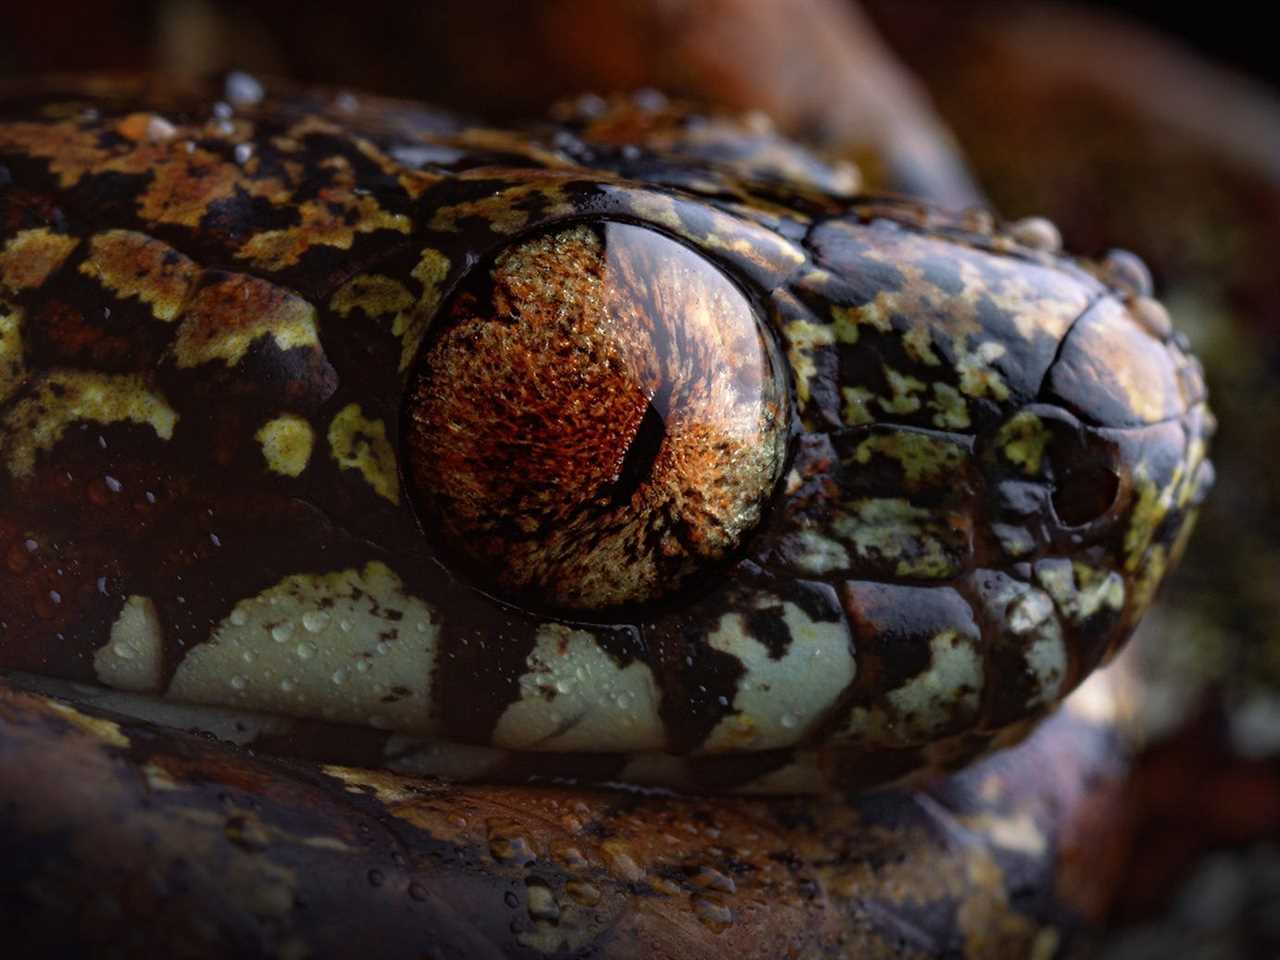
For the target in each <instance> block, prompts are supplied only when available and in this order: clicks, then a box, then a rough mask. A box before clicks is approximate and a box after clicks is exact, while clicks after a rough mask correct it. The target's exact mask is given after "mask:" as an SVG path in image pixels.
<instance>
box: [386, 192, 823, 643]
mask: <svg viewBox="0 0 1280 960" xmlns="http://www.w3.org/2000/svg"><path fill="white" fill-rule="evenodd" d="M611 224H618V225H622V226H627V227H632V228H636V229H639V230H644V231H646V232H648V233H650V234H654V235H656V236H658V237H660V238H662V239H663V240H665V241H667V242H669V243H674V244H676V245H678V247H679V248H680V249H682V250H684V251H686V252H688V253H689V254H690V255H692V256H693V257H695V258H697V261H698V262H699V263H700V264H701V265H703V266H705V267H706V268H708V269H710V270H712V271H714V272H715V274H717V275H718V276H719V277H720V278H721V279H723V280H724V281H725V282H726V284H727V285H728V286H729V287H730V288H731V289H732V291H733V292H734V294H736V295H737V296H739V297H741V299H742V301H743V302H744V303H745V304H746V307H747V310H748V312H749V314H750V317H751V320H752V322H753V323H754V325H755V329H756V332H757V335H758V340H759V343H760V344H761V347H762V351H761V353H762V356H763V357H765V358H766V359H767V361H768V366H769V368H770V370H771V371H772V379H773V383H774V399H775V401H776V403H777V406H778V414H779V415H778V417H777V424H776V427H775V431H776V440H775V443H776V445H777V446H778V447H780V453H779V458H778V467H777V471H776V476H775V478H774V480H773V483H772V484H771V485H770V487H769V488H768V489H767V490H766V491H764V492H763V493H762V494H761V496H760V498H759V516H758V519H757V520H756V522H755V523H754V524H753V525H752V526H751V527H750V528H749V529H747V531H746V532H745V533H744V534H743V535H742V537H741V539H740V541H739V542H738V543H737V544H736V545H735V546H734V547H733V548H732V549H731V550H729V551H728V552H727V554H726V556H724V557H722V558H720V559H718V560H711V559H702V558H699V561H698V566H697V569H696V571H695V572H694V573H693V574H692V575H689V576H686V577H685V578H684V582H683V583H681V584H680V585H679V586H677V587H675V588H673V589H668V590H666V591H664V592H663V593H661V594H660V595H658V596H657V597H653V598H649V599H645V600H642V601H634V602H626V603H619V604H614V605H611V606H608V607H601V608H596V609H585V608H573V607H566V606H559V605H556V604H553V603H544V602H540V601H539V599H538V598H537V597H535V596H533V595H531V593H530V592H529V591H525V592H524V593H519V592H517V591H514V590H511V589H507V588H504V589H502V590H499V589H495V588H493V587H492V586H490V585H488V584H486V582H485V578H484V577H483V576H480V575H477V574H476V573H475V572H474V567H475V565H476V564H475V562H474V561H470V562H469V561H468V560H467V558H466V555H465V553H463V552H462V551H458V550H455V549H453V548H451V547H450V546H449V545H448V543H447V539H448V537H449V534H448V533H444V534H443V536H442V535H441V534H442V531H441V529H440V524H439V522H438V521H437V520H436V519H435V517H434V516H433V511H432V510H431V509H430V508H429V507H427V506H426V505H425V504H424V501H426V500H427V499H428V497H427V496H425V495H423V494H420V493H419V492H418V487H419V485H418V483H417V482H416V480H415V477H414V474H413V463H414V456H413V452H412V449H411V439H410V438H411V435H412V434H413V426H412V421H413V411H412V407H413V403H412V400H413V394H414V392H415V385H416V384H417V383H418V382H419V379H420V374H419V371H421V370H422V368H423V365H424V362H425V360H426V358H427V356H428V355H429V353H430V351H431V349H432V347H433V345H434V344H435V343H436V342H437V341H438V340H439V339H440V338H441V337H442V336H443V335H444V334H445V333H446V332H447V331H448V330H449V328H450V326H451V325H450V324H448V323H447V322H442V318H443V315H444V314H445V312H446V311H447V310H448V309H449V307H450V305H451V304H452V303H453V302H454V301H455V298H456V297H457V296H458V294H459V292H460V291H462V290H464V289H465V288H466V286H467V284H468V282H469V281H474V278H475V276H476V273H477V271H483V270H487V269H489V268H491V267H492V266H493V264H494V263H495V261H496V260H497V259H498V258H499V257H500V256H501V255H502V254H503V253H504V252H506V251H508V250H512V249H514V248H516V247H518V246H521V245H523V244H527V243H529V242H530V241H533V240H536V239H538V238H541V237H546V236H553V235H556V234H560V233H563V232H566V231H569V230H572V229H573V228H575V227H577V226H583V225H585V226H588V227H592V228H598V229H601V228H607V227H608V226H609V225H611ZM747 273H748V271H743V270H739V269H736V268H735V265H734V264H733V263H732V262H731V261H730V260H729V259H728V258H725V257H721V256H717V255H716V251H715V250H714V249H707V248H706V247H705V246H704V245H701V244H697V243H695V242H693V240H692V239H691V237H690V236H687V235H683V234H681V233H678V232H675V231H674V230H672V229H671V228H670V227H668V226H665V225H663V224H661V223H656V222H654V221H652V220H649V219H646V218H645V217H643V216H636V215H634V214H632V213H629V212H628V211H626V210H625V208H623V209H621V210H618V211H614V210H610V211H608V212H604V213H574V214H571V215H567V216H560V217H553V218H550V219H546V220H538V221H537V222H535V223H532V224H530V225H528V226H526V227H525V228H524V229H521V230H519V231H515V232H513V233H512V234H511V235H510V236H504V237H501V238H499V242H495V243H492V244H489V245H486V246H485V247H484V248H483V249H482V250H480V251H478V252H477V253H476V254H475V255H474V256H473V257H469V258H468V263H467V265H466V267H465V269H463V270H461V271H459V272H458V273H457V274H456V275H455V276H453V277H451V278H450V281H449V283H448V285H447V286H445V287H443V288H442V289H441V291H440V298H439V301H438V303H437V306H436V308H435V310H434V311H433V313H432V314H431V316H430V317H429V318H428V319H427V321H426V323H427V329H426V333H425V335H424V336H423V338H422V342H421V343H420V344H419V345H418V347H417V349H416V351H415V353H414V355H413V360H412V362H411V363H410V364H409V365H408V367H407V368H406V372H405V374H404V383H403V386H402V389H401V394H400V395H401V402H400V409H399V411H398V413H397V422H398V427H399V429H398V431H397V441H396V446H397V462H398V464H399V473H400V481H401V484H402V488H403V489H404V490H405V491H406V492H407V494H408V495H407V496H406V497H405V501H406V505H407V508H408V512H409V514H410V516H411V517H412V518H413V521H414V524H415V526H416V527H417V531H418V534H419V536H420V537H421V539H422V543H423V546H424V553H425V554H426V559H427V561H428V562H430V563H432V564H433V565H435V566H436V567H438V568H439V570H440V571H441V572H442V573H443V575H444V576H445V577H446V579H447V580H448V581H450V582H453V583H455V584H456V585H457V586H459V587H460V588H462V589H466V590H468V591H470V592H472V593H473V594H476V595H478V596H480V597H482V598H484V599H485V600H486V601H488V602H489V603H492V604H493V605H494V606H495V607H496V608H497V609H499V610H506V611H508V612H509V613H511V614H513V615H515V616H518V617H521V618H534V619H539V620H545V621H553V622H558V623H563V624H566V625H570V626H573V625H579V626H583V627H587V628H604V629H609V628H619V627H623V626H631V625H635V624H640V623H642V622H644V621H646V620H649V619H657V618H665V617H669V616H671V615H674V614H679V613H680V612H682V611H683V610H687V609H690V608H692V607H693V606H694V605H696V604H698V603H700V602H702V601H703V600H705V599H707V598H709V597H711V596H714V595H715V594H716V593H718V592H720V591H722V590H724V589H725V588H726V587H728V586H730V584H728V583H727V582H726V580H725V575H726V574H727V573H729V572H730V571H732V570H734V569H736V568H740V567H742V566H743V565H744V564H745V565H747V567H748V568H756V569H758V564H757V563H756V562H755V557H756V554H757V552H758V549H757V548H758V546H759V544H760V542H761V541H762V539H764V538H767V536H768V535H769V532H770V530H771V528H772V526H773V521H774V518H775V516H776V515H777V511H778V509H779V508H780V506H781V505H782V503H783V502H784V501H785V499H786V497H785V488H786V485H787V476H788V473H789V472H790V470H791V466H792V463H793V461H794V459H795V455H796V448H797V444H798V440H799V438H800V436H801V435H802V433H803V431H802V429H801V425H800V421H799V405H798V402H797V395H796V384H795V375H794V370H793V368H792V365H791V363H790V361H789V360H788V358H787V352H786V349H785V345H784V343H783V341H782V334H781V331H780V329H779V326H778V320H777V317H776V316H775V313H776V311H774V310H773V309H772V308H771V307H770V305H769V303H770V301H769V296H768V291H767V290H766V289H765V288H764V286H763V285H762V284H760V283H758V282H755V281H754V278H752V277H750V276H748V275H747Z"/></svg>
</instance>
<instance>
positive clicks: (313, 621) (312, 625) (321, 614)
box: [302, 610, 332, 633]
mask: <svg viewBox="0 0 1280 960" xmlns="http://www.w3.org/2000/svg"><path fill="white" fill-rule="evenodd" d="M331 619H332V617H330V616H329V614H328V613H326V612H325V611H323V610H308V611H307V612H306V613H304V614H303V615H302V627H303V629H304V630H306V631H307V633H320V632H321V631H322V630H324V629H325V628H326V627H327V626H329V621H330V620H331Z"/></svg>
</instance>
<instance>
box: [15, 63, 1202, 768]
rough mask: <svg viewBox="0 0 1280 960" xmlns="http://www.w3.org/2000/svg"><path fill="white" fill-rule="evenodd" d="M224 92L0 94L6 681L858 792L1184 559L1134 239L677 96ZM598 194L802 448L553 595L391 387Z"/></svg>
mask: <svg viewBox="0 0 1280 960" xmlns="http://www.w3.org/2000/svg"><path fill="white" fill-rule="evenodd" d="M239 92H240V95H239V96H236V95H234V94H235V93H236V91H235V90H233V89H231V88H229V89H228V93H227V94H226V95H225V96H224V95H223V93H222V91H221V90H220V89H218V88H213V89H204V88H196V89H191V90H183V89H177V88H174V87H172V86H161V85H157V84H151V83H149V82H147V81H121V80H99V81H94V82H89V83H86V82H77V83H75V84H68V85H66V86H65V87H60V86H59V85H58V84H57V83H56V82H55V83H53V84H51V85H45V86H42V87H40V88H39V89H32V88H10V89H8V90H6V91H5V92H4V93H3V94H2V95H0V667H2V668H3V669H5V670H8V671H14V672H15V673H16V674H20V675H30V676H39V677H55V678H61V679H62V680H67V681H75V682H85V683H93V684H99V685H103V686H105V687H109V688H114V690H116V691H119V697H120V700H121V702H124V701H129V702H133V700H131V699H130V698H135V697H136V695H142V696H143V697H151V698H155V697H163V698H166V699H167V700H169V701H172V703H173V705H174V706H175V708H178V709H180V710H182V711H187V713H186V714H184V716H186V717H188V719H189V723H188V724H186V725H194V726H200V725H201V723H204V724H205V725H206V726H208V725H212V724H214V723H215V720H212V719H206V720H203V721H202V720H200V719H199V718H200V717H201V716H202V715H203V716H205V717H214V716H221V715H222V714H223V713H225V712H228V711H229V712H231V713H232V714H236V715H243V716H259V717H261V716H267V717H273V718H289V719H277V720H276V721H274V722H275V723H276V724H277V725H276V726H275V727H272V726H271V725H270V724H265V725H260V727H261V730H262V737H263V740H264V742H266V741H271V743H272V745H274V746H276V747H278V748H280V749H285V750H291V751H293V752H302V753H306V754H309V755H323V753H324V752H325V751H326V750H330V751H333V752H335V753H341V754H342V756H341V757H340V759H344V760H347V761H349V762H360V763H365V764H369V763H381V764H391V765H392V766H395V765H396V763H397V762H399V763H400V766H401V768H405V767H406V766H407V764H406V762H404V761H403V758H404V757H406V756H412V755H414V754H415V752H416V753H417V754H424V753H430V754H431V755H432V756H435V757H436V758H437V767H439V766H440V765H441V764H443V765H445V766H448V765H450V764H451V765H452V770H453V772H454V773H456V774H457V775H459V776H471V775H477V776H481V777H484V778H486V779H498V780H501V779H508V780H510V779H521V778H522V777H524V778H527V777H528V776H530V775H533V774H535V773H542V774H543V775H546V772H547V771H551V774H552V775H556V776H561V775H563V776H566V777H578V778H586V779H595V780H610V781H612V780H626V781H632V782H640V783H658V784H667V785H674V786H679V787H689V788H696V789H711V788H714V789H740V790H762V791H791V790H817V789H823V788H824V787H826V786H829V785H833V784H834V785H843V786H852V787H860V786H866V785H871V784H875V783H881V782H885V781H888V780H892V779H895V778H898V777H901V776H903V775H906V774H908V773H910V772H912V771H916V770H920V769H931V768H936V767H939V766H941V767H954V766H956V765H959V764H961V763H963V762H964V761H965V760H967V759H968V758H970V757H972V756H974V755H975V754H977V753H979V752H981V751H983V750H985V749H988V748H990V747H992V746H996V745H1000V744H1002V743H1007V742H1010V741H1011V740H1012V739H1015V738H1016V737H1018V736H1020V735H1022V734H1024V733H1025V732H1026V730H1027V729H1029V727H1030V725H1031V723H1033V722H1034V720H1035V719H1036V718H1037V717H1039V716H1041V715H1043V713H1044V712H1045V711H1046V710H1048V709H1049V708H1050V707H1051V706H1052V705H1053V704H1054V703H1056V702H1057V701H1058V699H1060V698H1061V697H1062V696H1064V695H1065V694H1066V693H1067V692H1068V691H1070V690H1071V689H1072V688H1074V687H1075V686H1076V685H1077V684H1078V683H1080V682H1081V680H1082V679H1083V678H1084V677H1085V676H1087V675H1088V674H1089V673H1090V672H1091V671H1092V670H1093V669H1094V668H1095V667H1096V666H1097V665H1098V664H1099V663H1100V662H1102V661H1103V660H1104V659H1106V658H1107V657H1109V656H1110V655H1111V654H1113V653H1114V652H1115V651H1116V650H1117V648H1118V647H1119V645H1120V644H1121V643H1122V642H1123V641H1124V639H1125V638H1126V637H1127V636H1128V635H1129V633H1130V632H1131V631H1132V629H1133V627H1134V625H1135V624H1136V622H1137V620H1138V618H1139V617H1140V616H1141V614H1142V612H1143V611H1144V610H1145V608H1146V607H1147V605H1148V604H1149V603H1150V601H1151V599H1152V596H1153V595H1154V593H1155V591H1156V588H1157V587H1158V585H1159V583H1160V581H1161V579H1162V577H1163V575H1164V573H1165V572H1166V570H1167V569H1168V568H1169V566H1170V565H1171V564H1172V563H1174V562H1175V561H1176V559H1177V557H1178V555H1179V552H1180V551H1181V549H1182V547H1183V545H1184V543H1185V541H1186V537H1187V535H1188V533H1189V531H1190V529H1191V525H1192V522H1193V519H1194V516H1195V513H1196V508H1197V506H1198V505H1199V503H1200V502H1201V500H1202V498H1203V496H1204V495H1205V492H1206V491H1207V489H1208V487H1209V485H1210V483H1211V480H1212V469H1211V466H1210V464H1209V461H1208V460H1207V459H1206V452H1207V451H1206V446H1207V442H1208V439H1209V437H1210V436H1211V434H1212V431H1213V419H1212V416H1211V414H1210V413H1209V412H1208V409H1207V407H1206V396H1205V388H1204V382H1203V378H1202V375H1201V370H1200V366H1199V364H1198V362H1197V361H1196V360H1195V358H1194V357H1192V356H1190V355H1189V354H1188V353H1187V350H1186V347H1185V341H1184V340H1182V339H1181V338H1180V336H1179V335H1178V334H1176V333H1173V332H1171V329H1170V328H1169V326H1168V324H1167V318H1164V314H1163V308H1162V307H1160V305H1159V304H1158V303H1157V302H1156V301H1155V300H1153V299H1151V291H1150V290H1149V289H1147V285H1146V284H1145V283H1144V282H1143V277H1142V276H1141V272H1140V271H1138V272H1137V274H1136V275H1135V271H1133V270H1131V269H1130V270H1124V269H1119V268H1117V265H1116V264H1117V262H1119V261H1114V260H1103V261H1100V262H1096V263H1094V262H1087V261H1079V260H1073V259H1069V258H1066V257H1064V256H1063V255H1061V254H1060V253H1059V252H1058V251H1056V250H1054V249H1046V246H1047V245H1046V244H1044V243H1040V244H1038V245H1037V246H1034V247H1032V246H1026V245H1024V244H1021V243H1019V242H1018V240H1017V239H1015V237H1016V236H1017V235H1018V234H1017V232H1016V231H1014V232H1005V231H1003V230H1002V229H1000V228H998V227H996V226H993V224H992V222H991V220H990V218H988V217H982V216H959V215H956V216H953V215H949V214H944V213H941V212H939V211H936V210H933V209H931V208H928V207H925V206H921V205H918V204H915V203H912V202H909V201H905V200H886V199H877V198H872V197H866V196H862V195H860V194H859V193H858V192H857V176H856V171H853V170H852V169H851V168H849V167H847V166H844V165H839V164H832V163H828V162H825V161H824V160H822V159H821V158H819V157H817V156H815V155H813V154H810V153H809V152H807V151H805V150H804V149H802V148H800V147H797V146H794V145H792V144H789V143H787V142H785V141H782V140H780V139H778V138H777V137H775V136H773V135H772V134H770V133H768V132H767V131H762V130H761V129H759V125H758V124H757V125H754V126H753V125H751V124H749V123H747V122H746V121H743V122H741V123H740V122H738V121H735V120H734V119H733V118H723V117H720V118H716V117H707V116H703V115H700V114H697V113H692V112H688V111H685V110H682V109H677V108H675V107H673V106H671V105H669V104H666V103H665V102H662V101H660V100H656V99H654V98H642V99H641V100H639V101H635V102H632V101H618V102H601V101H596V100H592V99H586V100H583V101H580V102H578V103H576V104H569V105H566V106H564V107H563V108H561V109H559V110H558V111H557V112H556V113H555V115H554V117H553V118H552V119H551V120H548V121H545V122H539V123H534V124H531V125H530V126H528V127H526V128H522V129H519V130H515V131H502V130H490V129H484V128H477V127H474V126H466V125H463V124H462V123H460V122H459V121H457V120H455V119H453V118H451V117H449V116H446V115H444V114H441V113H438V112H434V111H431V110H428V109H425V108H422V107H419V106H417V105H413V104H406V103H399V102H392V101H384V100H377V99H372V98H365V97H354V96H352V95H350V94H344V95H333V94H330V93H326V92H323V91H322V92H305V91H301V92H300V91H293V90H288V89H286V88H284V87H282V86H279V85H274V86H270V87H269V92H268V94H267V95H265V96H258V95H257V92H256V90H254V91H252V95H244V92H243V90H240V91H239ZM606 221H625V222H627V223H630V224H634V225H639V226H642V227H646V228H648V229H651V230H654V231H657V232H659V233H661V234H664V235H665V236H667V237H669V238H673V239H674V240H676V241H679V242H680V243H682V244H684V245H686V246H687V247H688V248H689V249H690V250H692V251H694V252H695V253H696V254H698V255H700V256H702V257H704V258H705V259H706V260H707V261H708V262H709V263H711V264H712V265H714V267H715V268H716V269H718V270H720V271H722V272H723V274H724V275H725V276H727V277H728V278H729V279H730V280H731V281H732V283H733V284H734V285H736V286H737V288H738V289H740V290H741V291H742V293H743V294H744V296H745V299H746V301H748V302H749V303H750V304H751V305H752V309H754V310H757V311H758V312H759V316H760V319H761V321H762V323H763V324H764V326H765V329H767V330H768V331H769V332H770V336H772V337H774V338H776V339H775V342H776V345H777V348H778V352H779V355H780V356H781V357H783V358H785V367H786V378H787V391H788V395H789V416H790V422H789V425H788V427H787V430H788V436H787V441H788V454H787V456H788V460H787V464H786V469H785V471H784V474H783V477H782V479H781V481H780V483H779V485H778V488H777V490H776V493H775V495H774V497H773V501H772V503H771V504H770V506H769V508H768V510H767V511H765V512H764V519H763V520H762V521H761V523H760V524H759V527H758V529H756V530H755V531H754V532H753V533H752V535H751V536H750V537H749V539H748V540H747V542H746V543H745V545H744V547H743V549H742V550H741V551H739V554H738V555H737V556H735V557H734V558H733V560H732V562H731V563H728V564H721V565H718V566H714V567H712V568H709V569H708V570H707V571H706V573H705V576H703V577H702V578H701V580H700V581H699V582H698V584H697V585H696V589H690V590H682V591H680V592H679V593H678V594H677V595H674V596H672V597H670V598H664V600H663V601H662V602H658V603H654V604H651V605H648V606H645V607H643V608H637V609H635V610H629V611H626V612H625V615H623V614H618V613H613V612H610V613H608V615H601V616H597V617H592V616H591V615H590V614H589V613H583V612H576V613H575V614H574V615H572V616H566V615H556V614H555V613H554V611H552V612H547V611H539V610H534V609H530V608H527V607H524V606H521V605H517V604H513V603H507V602H503V600H502V599H501V598H497V599H495V598H494V597H492V596H490V595H489V593H487V592H485V591H483V590H480V589H478V588H477V587H476V586H475V585H474V584H473V583H472V582H471V581H470V580H469V579H468V578H466V577H465V576H462V575H461V574H459V573H458V572H456V571H455V570H454V569H453V568H452V567H451V565H450V564H449V563H448V551H447V549H446V546H447V545H443V544H440V543H437V542H434V541H433V539H432V536H431V535H430V532H429V531H428V530H427V529H426V527H425V526H424V524H423V523H422V522H421V517H420V515H419V509H418V503H417V497H416V494H415V490H414V489H413V484H412V482H411V478H410V475H409V472H408V471H407V469H406V465H405V430H406V428H405V424H406V418H407V417H408V416H409V415H410V414H411V413H412V411H409V410H406V402H407V398H408V396H409V387H410V384H411V382H412V377H413V374H414V371H415V368H416V364H417V362H418V359H419V356H420V353H421V350H422V349H423V344H424V342H429V338H430V334H431V331H432V324H433V321H435V320H436V319H437V318H438V317H439V315H440V314H441V312H442V308H443V306H444V305H445V304H447V303H448V298H449V297H450V295H451V293H452V292H453V291H454V290H455V289H456V288H458V287H459V286H460V284H461V283H462V281H463V280H464V278H472V277H474V275H475V272H476V271H483V270H487V269H489V265H490V264H491V263H492V262H493V260H494V258H495V257H497V256H499V255H500V254H501V253H502V251H504V250H507V249H509V248H510V247H511V245H512V244H514V243H518V242H522V240H523V239H524V238H527V237H531V236H538V235H546V234H547V233H548V231H552V230H560V229H563V228H565V227H567V226H570V225H572V224H574V223H588V224H598V223H602V222H606ZM136 709H138V710H141V711H142V712H144V713H145V712H146V710H147V709H148V708H147V707H137V708H136ZM201 711H204V713H203V714H202V713H201ZM281 725H283V726H281ZM283 728H287V729H288V735H287V736H279V737H274V739H273V734H272V730H276V731H277V732H278V731H279V730H280V729H283ZM254 729H258V727H255V728H254ZM338 743H341V744H344V746H341V747H337V746H333V745H334V744H338ZM424 744H428V745H434V746H430V748H429V749H428V748H427V747H424V746H423V745H424ZM441 744H444V745H445V746H443V747H442V746H440V745H441ZM442 755H443V756H445V757H447V762H446V761H440V760H439V759H438V758H439V757H440V756H442Z"/></svg>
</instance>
